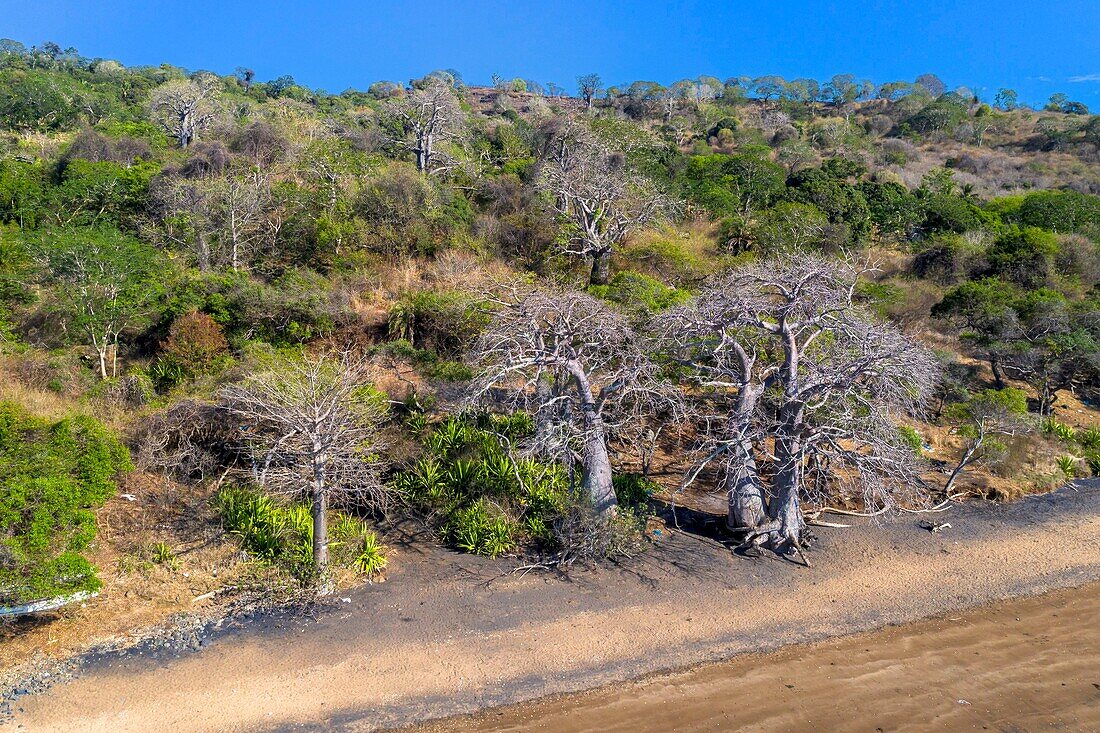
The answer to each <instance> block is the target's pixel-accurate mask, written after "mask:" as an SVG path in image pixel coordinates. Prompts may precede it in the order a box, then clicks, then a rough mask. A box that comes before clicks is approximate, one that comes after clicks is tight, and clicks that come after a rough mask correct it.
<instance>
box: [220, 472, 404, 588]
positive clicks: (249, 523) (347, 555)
mask: <svg viewBox="0 0 1100 733" xmlns="http://www.w3.org/2000/svg"><path fill="white" fill-rule="evenodd" d="M214 505H215V507H216V508H217V510H218V513H219V514H220V515H221V518H222V523H223V524H224V525H225V528H226V529H228V530H229V531H230V532H232V533H233V534H235V535H236V536H237V537H238V538H240V541H241V546H242V547H243V548H244V549H245V551H247V552H248V553H249V554H250V555H252V556H253V557H255V558H257V559H258V560H260V561H262V562H265V563H270V564H272V565H275V566H277V567H279V568H281V569H283V570H286V571H288V572H290V573H291V574H292V575H293V576H294V577H295V578H297V579H298V580H299V581H301V582H308V581H310V580H312V578H313V515H312V513H311V512H310V508H309V506H307V505H306V504H300V503H295V504H281V503H279V502H277V501H276V500H275V499H273V498H272V497H270V496H267V495H265V494H264V493H262V492H261V491H259V490H258V489H255V488H251V487H243V486H231V487H227V488H225V489H222V490H221V491H219V492H218V493H217V495H216V496H215V497H214ZM329 549H330V552H331V553H332V558H333V561H334V562H335V563H336V564H339V565H343V566H345V567H350V568H352V569H354V570H356V571H357V572H360V573H363V574H364V575H373V574H376V573H378V572H381V571H382V570H383V569H384V568H385V567H386V556H385V551H384V549H383V548H382V545H381V543H380V542H379V540H378V536H377V535H376V534H375V533H374V532H371V531H370V530H369V529H367V527H366V525H365V524H364V523H363V522H362V521H361V520H359V519H356V518H354V517H350V516H348V515H346V514H340V515H338V516H337V517H336V519H335V521H333V522H332V524H331V525H330V532H329Z"/></svg>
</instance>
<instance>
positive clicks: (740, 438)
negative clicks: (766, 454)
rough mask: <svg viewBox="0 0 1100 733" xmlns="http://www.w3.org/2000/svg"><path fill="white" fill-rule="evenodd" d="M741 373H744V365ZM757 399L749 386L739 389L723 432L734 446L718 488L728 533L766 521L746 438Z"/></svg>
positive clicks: (756, 470) (757, 474)
mask: <svg viewBox="0 0 1100 733" xmlns="http://www.w3.org/2000/svg"><path fill="white" fill-rule="evenodd" d="M745 369H746V371H748V369H749V365H748V364H746V365H745ZM758 397H759V391H758V390H756V389H755V388H753V387H752V386H750V385H748V384H743V385H742V386H741V394H740V397H739V398H738V404H737V409H736V411H735V412H734V415H733V417H732V418H730V422H729V426H728V429H727V430H728V435H727V439H729V440H733V441H734V443H733V446H732V448H731V456H730V460H729V461H728V462H727V463H726V466H725V469H724V474H723V476H722V484H723V488H724V489H725V490H726V496H727V497H728V501H729V513H728V514H727V516H726V526H727V527H728V528H729V529H732V530H746V529H749V530H751V529H756V528H758V527H760V526H761V525H763V524H764V523H765V522H766V521H768V514H767V507H766V502H765V497H764V485H763V483H761V481H760V470H759V468H758V467H757V465H756V455H755V452H754V450H753V444H752V438H751V437H750V432H751V429H752V424H751V421H752V413H753V411H754V410H755V409H756V401H757V399H758Z"/></svg>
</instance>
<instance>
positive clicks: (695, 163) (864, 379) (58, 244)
mask: <svg viewBox="0 0 1100 733" xmlns="http://www.w3.org/2000/svg"><path fill="white" fill-rule="evenodd" d="M1098 163H1100V117H1096V116H1090V115H1089V114H1088V110H1087V109H1085V108H1084V106H1083V105H1081V104H1080V103H1077V102H1073V101H1072V100H1069V99H1067V98H1065V97H1064V96H1060V95H1056V96H1055V97H1054V98H1052V99H1051V102H1050V104H1049V105H1048V106H1047V107H1046V108H1045V109H1043V110H1032V109H1028V108H1024V107H1020V106H1019V105H1017V103H1016V100H1015V94H1014V93H1012V92H1011V90H1007V89H1005V90H1001V93H1000V94H998V96H997V99H996V100H995V104H993V105H991V104H989V103H986V102H983V101H981V100H979V99H977V98H976V97H975V96H974V95H973V94H971V93H970V92H968V91H967V90H965V89H960V90H955V91H948V90H946V89H944V88H943V84H942V83H941V82H940V81H939V80H938V79H936V78H935V77H934V76H931V75H925V76H923V77H921V78H920V79H918V80H917V81H916V82H914V83H908V82H893V83H887V84H882V85H879V86H875V85H873V84H870V83H869V82H865V81H862V80H858V79H854V78H852V77H850V76H837V77H834V78H833V79H831V80H830V81H829V82H827V83H819V82H816V81H813V80H808V79H800V80H794V81H790V82H788V81H786V80H783V79H780V78H778V77H762V78H757V79H747V78H732V79H728V80H726V81H719V80H717V79H713V78H710V77H699V78H698V79H692V80H684V81H681V82H677V83H675V84H672V85H670V86H662V85H659V84H656V83H651V82H642V81H639V82H634V83H632V84H629V85H624V86H618V87H606V88H605V86H604V85H603V84H602V83H601V82H600V80H599V78H598V77H597V76H595V75H589V76H586V77H582V78H581V79H580V80H579V85H578V89H577V93H576V95H575V96H571V95H568V94H566V93H565V90H563V89H561V88H560V87H557V86H556V85H547V87H546V88H543V87H542V86H541V85H539V84H536V83H534V82H530V81H524V80H519V79H516V80H511V81H506V80H498V81H497V82H496V84H495V86H493V87H475V86H467V85H465V84H463V83H462V80H461V78H460V77H459V75H458V74H457V73H456V72H453V71H447V72H442V71H441V72H434V73H432V74H429V75H427V76H425V77H424V78H421V79H417V80H413V81H411V82H410V83H409V84H407V85H406V84H397V83H391V82H384V81H383V82H376V83H374V84H371V85H370V86H369V88H368V89H367V91H356V90H348V91H345V92H343V93H341V94H327V93H324V92H320V91H314V90H310V89H306V88H304V87H302V86H300V85H297V84H295V83H294V80H293V79H292V78H290V77H282V78H280V79H276V80H274V81H269V82H259V81H257V80H256V79H255V78H254V75H253V74H252V73H251V72H250V71H248V70H247V69H241V70H239V72H238V73H237V74H235V75H233V76H224V77H223V76H218V75H216V74H212V73H209V72H204V71H196V72H191V71H188V70H185V69H181V68H178V67H174V66H170V65H167V64H165V65H162V66H159V67H129V68H127V67H123V66H122V65H120V64H118V63H116V62H113V61H109V60H102V59H87V58H84V57H81V56H80V55H79V54H77V53H76V52H75V51H73V50H71V49H70V50H67V51H63V50H62V49H60V48H59V47H57V46H55V45H53V44H43V45H42V46H41V47H36V48H32V49H29V50H28V49H25V48H23V47H22V46H21V45H20V44H17V43H15V42H9V41H4V42H0V346H2V349H3V357H2V359H3V362H2V368H3V372H4V374H3V379H2V383H3V386H2V387H0V400H2V404H0V459H2V460H3V463H2V464H0V479H2V480H3V488H2V489H0V518H2V523H0V605H16V604H20V603H25V602H29V601H34V600H39V599H42V598H45V597H50V596H59V595H67V594H71V593H73V592H76V591H82V590H83V591H92V590H96V589H99V588H101V586H102V588H103V593H104V598H105V599H106V600H107V601H109V600H110V597H111V593H112V592H118V591H117V589H121V588H131V589H132V588H133V587H134V586H133V585H132V583H133V582H134V578H138V577H140V578H141V579H142V585H141V588H142V590H141V591H140V595H142V597H143V598H146V599H147V600H148V599H157V598H163V596H164V593H162V592H161V591H158V590H157V589H158V588H171V593H172V595H173V597H174V598H175V599H176V600H175V601H174V603H175V605H172V603H168V604H167V605H165V606H163V608H169V609H170V608H179V607H187V606H188V604H189V603H190V599H191V598H192V597H194V596H198V595H200V593H202V594H207V593H209V594H211V595H212V594H215V593H217V592H220V591H219V589H220V588H222V587H223V586H225V585H228V584H229V583H230V582H232V583H233V587H234V588H235V589H237V590H238V591H240V590H241V589H255V588H258V587H263V588H271V587H273V586H276V587H280V588H284V589H297V588H300V587H308V588H312V589H319V590H331V588H332V587H334V585H336V584H340V583H349V582H354V579H355V578H356V577H359V578H377V577H378V576H379V575H380V573H382V571H383V569H384V568H385V566H386V563H387V557H386V552H387V551H386V548H385V547H384V544H385V539H386V536H387V532H392V531H393V528H394V527H395V526H396V524H397V523H398V521H399V520H404V519H412V520H414V523H415V524H417V525H418V526H422V527H425V528H427V529H429V530H430V532H431V533H432V536H433V537H435V538H436V539H437V540H438V541H440V542H443V543H445V544H447V545H448V546H450V547H452V548H454V549H456V550H458V551H463V552H473V553H479V554H485V555H490V556H500V555H518V554H523V555H525V556H527V557H529V558H534V559H533V560H532V562H535V561H537V562H538V563H540V564H545V565H558V566H566V565H570V564H573V563H578V562H582V563H589V562H597V561H599V560H601V559H604V558H607V557H612V556H621V555H630V554H633V553H635V552H640V551H642V550H643V549H644V548H645V546H646V545H647V540H646V536H647V522H649V521H652V520H651V519H650V517H651V515H652V512H653V510H654V507H656V506H658V505H660V504H661V503H662V502H669V501H676V502H679V503H686V504H688V505H690V506H695V507H700V508H704V509H706V510H707V511H713V512H715V513H717V512H718V511H720V512H721V513H722V514H723V515H724V522H725V524H726V526H727V529H728V531H729V532H730V533H731V534H732V536H733V537H735V538H737V542H739V543H743V544H744V545H745V546H757V547H759V548H761V549H771V550H774V551H777V552H780V553H783V554H789V555H791V556H792V557H793V556H798V557H801V558H802V559H805V556H806V553H807V552H808V550H809V549H810V547H811V541H810V540H811V537H810V536H809V533H808V532H807V530H806V527H807V520H808V519H812V517H813V516H815V515H816V513H817V512H819V511H821V510H822V509H823V508H824V507H828V506H833V507H837V506H841V507H843V508H846V509H848V510H853V511H861V512H871V513H875V512H880V511H888V510H892V509H897V508H907V509H919V508H925V507H928V506H931V505H935V504H939V503H941V502H943V501H946V500H955V499H959V498H962V497H964V496H967V495H976V496H985V497H988V498H993V499H998V500H1002V499H1008V498H1012V497H1014V496H1018V495H1019V494H1021V493H1024V492H1030V491H1035V490H1044V489H1048V488H1052V487H1054V486H1056V485H1059V484H1060V483H1062V482H1064V481H1066V480H1068V479H1069V478H1072V477H1075V476H1085V475H1090V474H1092V473H1097V472H1100V420H1098V419H1097V418H1098V413H1096V412H1095V411H1094V409H1093V407H1092V405H1093V400H1095V399H1096V398H1097V394H1096V393H1097V390H1098V387H1100V381H1098V379H1097V376H1098V370H1100V348H1098V344H1100V298H1098V291H1097V287H1096V286H1097V283H1098V282H1100V252H1098V250H1097V246H1098V242H1100V196H1098V195H1097V194H1100V165H1098ZM127 454H128V455H127ZM35 467H39V468H35ZM119 485H121V486H122V490H121V492H120V493H122V494H124V495H125V496H124V497H118V498H111V497H112V496H114V495H115V494H116V492H117V491H118V489H117V486H119ZM714 497H718V499H717V501H718V506H721V507H722V509H717V510H716V509H715V504H714V501H713V499H714ZM105 504H106V506H105V508H101V507H104V505H105ZM96 512H99V516H100V522H99V525H100V528H101V532H100V539H99V540H98V541H97V540H96V536H95V530H96V522H95V521H94V517H95V516H96V514H95V513H96ZM105 517H111V518H112V519H114V520H116V521H113V522H111V523H109V535H108V536H106V537H105V536H104V533H103V531H102V530H103V527H104V526H106V525H105V523H104V518H105ZM379 532H380V533H381V534H379ZM219 547H220V548H222V549H221V550H216V549H211V548H219ZM237 547H240V548H242V549H243V550H244V551H245V553H246V554H245V556H241V555H239V554H234V553H233V552H232V550H233V549H235V548H237ZM242 557H247V558H248V559H247V560H246V559H242ZM93 563H99V565H100V568H99V570H98V571H97V570H96V568H94V567H93ZM104 563H113V566H114V567H113V568H112V573H111V576H112V577H107V575H108V574H107V573H105V572H104ZM97 573H98V575H99V576H102V579H97ZM181 574H186V577H187V579H188V588H187V590H181V588H180V586H179V584H178V582H177V581H179V580H180V578H181V577H183V575H181ZM192 574H193V575H192ZM173 579H175V580H173ZM128 583H129V584H131V585H128ZM104 584H105V585H104ZM113 589H114V590H113ZM124 592H125V593H127V594H129V593H130V590H125V591H124ZM295 592H297V591H295ZM204 597H205V595H204ZM150 602H152V601H150Z"/></svg>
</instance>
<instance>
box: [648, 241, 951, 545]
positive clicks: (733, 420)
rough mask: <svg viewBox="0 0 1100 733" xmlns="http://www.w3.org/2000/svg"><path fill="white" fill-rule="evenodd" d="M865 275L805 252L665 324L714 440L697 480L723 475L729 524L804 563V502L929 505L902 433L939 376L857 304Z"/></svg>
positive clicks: (733, 277)
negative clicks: (706, 474) (710, 469)
mask: <svg viewBox="0 0 1100 733" xmlns="http://www.w3.org/2000/svg"><path fill="white" fill-rule="evenodd" d="M858 276H859V270H858V268H855V267H853V266H851V265H850V264H847V263H844V262H834V261H830V260H827V259H824V258H821V257H818V256H816V255H811V254H807V253H800V254H798V255H795V256H790V257H786V258H784V259H783V260H781V261H780V260H773V261H767V262H762V263H759V264H755V265H750V266H747V267H743V268H739V269H736V270H733V271H730V272H728V273H725V274H723V275H720V276H718V277H716V278H715V279H714V280H712V281H711V282H710V283H709V284H708V285H707V286H706V287H705V288H704V289H703V290H702V292H701V293H700V294H699V295H698V297H697V298H696V299H695V300H694V301H692V302H691V303H689V304H688V305H686V306H683V307H681V308H678V309H675V310H673V311H671V312H668V313H667V314H665V315H664V316H663V317H662V318H661V319H660V322H659V324H660V331H661V339H662V341H663V343H664V344H665V345H666V347H667V349H668V352H669V355H670V356H671V357H672V358H674V359H675V360H677V361H679V362H680V363H681V364H683V365H684V366H685V367H686V368H687V369H688V370H689V373H690V374H692V376H693V378H694V381H695V383H696V385H697V386H698V388H699V389H700V397H701V399H700V405H701V408H700V409H701V410H702V412H703V417H704V419H705V422H706V424H708V426H709V428H710V430H709V435H708V440H707V445H706V446H705V448H706V452H705V457H704V458H703V459H702V461H700V462H699V465H697V466H696V467H695V468H694V469H693V470H692V472H691V473H690V474H689V480H694V479H695V478H696V477H698V476H699V475H700V473H701V471H702V469H703V468H704V467H706V466H707V465H709V464H712V463H714V464H715V465H716V466H718V467H719V469H720V471H719V475H720V479H719V480H720V485H721V488H722V489H723V490H724V491H725V492H727V494H728V497H729V509H728V518H727V524H728V526H729V528H730V529H731V530H734V531H737V532H741V533H743V534H744V535H745V537H746V541H752V542H753V543H755V544H767V545H768V546H770V547H772V548H775V549H782V548H784V547H786V546H789V547H790V548H791V549H793V550H795V551H796V552H800V551H801V550H800V547H801V545H802V541H803V537H802V532H803V529H804V526H805V521H804V518H803V512H802V505H803V502H805V501H809V502H810V503H812V504H817V503H824V502H826V501H829V500H835V499H837V498H840V499H847V498H852V497H858V498H860V499H862V501H863V503H864V505H865V506H866V507H867V508H868V509H871V510H877V509H880V508H883V507H892V506H895V505H896V504H897V503H898V502H899V501H900V500H906V499H908V500H913V501H916V500H919V499H920V498H921V497H920V488H919V487H921V486H922V482H921V480H920V476H919V470H918V467H919V462H918V459H917V457H916V456H915V455H914V453H913V451H912V450H911V448H909V447H908V446H906V445H905V443H904V441H903V440H902V437H901V434H900V432H899V430H898V427H897V425H898V420H899V419H900V418H901V417H902V416H905V415H910V414H914V413H917V412H918V411H919V410H920V409H921V405H922V403H923V401H924V398H925V396H926V395H928V394H929V393H930V392H931V391H932V389H933V387H934V385H935V379H936V373H937V363H936V360H935V358H934V357H933V355H932V353H931V352H930V351H928V350H927V349H925V348H923V347H922V346H920V345H918V344H916V343H914V342H913V341H911V340H910V339H909V338H907V337H906V336H905V335H904V334H902V333H901V332H900V331H898V330H897V329H896V328H895V327H894V326H892V325H890V324H888V323H884V322H879V321H877V320H876V319H874V318H873V317H871V316H870V315H869V314H868V313H866V312H864V311H863V310H862V309H861V308H860V307H859V306H858V305H857V304H856V303H855V302H854V292H855V284H856V281H857V279H858Z"/></svg>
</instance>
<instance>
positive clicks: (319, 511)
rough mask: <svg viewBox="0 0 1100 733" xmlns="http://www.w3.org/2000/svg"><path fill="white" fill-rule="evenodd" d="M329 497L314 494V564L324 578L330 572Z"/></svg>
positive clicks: (316, 492) (322, 494)
mask: <svg viewBox="0 0 1100 733" xmlns="http://www.w3.org/2000/svg"><path fill="white" fill-rule="evenodd" d="M327 505H328V497H327V496H325V492H323V491H314V492H313V501H312V507H311V509H312V513H313V564H314V567H315V569H316V571H317V575H318V576H323V575H324V574H325V571H326V570H328V523H327V522H326V521H325V510H326V509H327V508H328V506H327Z"/></svg>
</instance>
